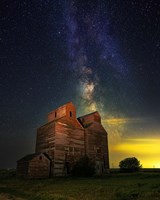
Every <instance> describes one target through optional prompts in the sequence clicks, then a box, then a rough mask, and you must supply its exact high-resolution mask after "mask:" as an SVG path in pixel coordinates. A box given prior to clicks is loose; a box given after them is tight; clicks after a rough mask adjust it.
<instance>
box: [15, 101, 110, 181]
mask: <svg viewBox="0 0 160 200" xmlns="http://www.w3.org/2000/svg"><path fill="white" fill-rule="evenodd" d="M41 154H43V155H44V156H45V155H47V159H48V162H49V168H47V165H48V163H47V162H46V163H45V164H44V169H45V170H47V169H48V170H49V172H48V171H47V172H46V177H49V176H65V175H67V174H69V173H70V171H71V169H72V167H73V166H74V163H75V162H76V161H77V160H79V158H80V157H82V156H83V155H88V157H89V158H90V159H92V160H93V161H95V163H96V172H97V174H101V173H103V171H104V170H105V169H106V170H107V169H109V154H108V137H107V132H106V131H105V129H104V128H103V126H102V124H101V117H100V115H99V113H98V112H94V113H90V114H88V115H85V116H82V117H79V118H77V117H76V108H75V106H74V105H73V104H72V102H69V103H67V104H65V105H63V106H61V107H59V108H57V109H56V110H54V111H52V112H50V113H49V114H48V122H47V123H46V124H45V125H43V126H41V127H40V128H38V129H37V139H36V150H35V155H41ZM35 158H38V157H35ZM24 160H25V159H24ZM20 161H21V162H20ZM20 161H18V162H17V169H18V172H19V174H23V169H24V174H26V168H24V164H23V162H22V161H23V159H21V160H20ZM28 162H31V161H30V160H28ZM39 163H40V160H38V159H37V163H36V160H35V162H34V165H35V169H36V172H35V173H36V174H35V175H34V173H32V175H30V176H32V177H33V178H34V177H37V174H38V173H41V168H43V167H42V166H43V163H41V165H39ZM30 166H31V165H28V170H29V171H34V170H33V169H32V170H31V169H30V168H31V167H30ZM32 166H33V165H32ZM38 170H39V171H38ZM28 173H29V172H28Z"/></svg>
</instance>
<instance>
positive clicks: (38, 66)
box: [0, 0, 160, 168]
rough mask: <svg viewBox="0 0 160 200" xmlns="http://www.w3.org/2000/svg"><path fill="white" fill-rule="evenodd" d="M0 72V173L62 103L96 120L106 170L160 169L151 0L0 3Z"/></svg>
mask: <svg viewBox="0 0 160 200" xmlns="http://www.w3.org/2000/svg"><path fill="white" fill-rule="evenodd" d="M0 66H1V70H0V168H11V167H15V166H16V160H18V159H19V158H21V157H22V156H24V155H26V154H29V153H32V152H34V150H35V139H36V129H37V128H38V127H40V126H41V125H43V124H45V123H46V116H47V113H48V112H50V111H52V110H54V109H55V108H57V107H58V106H61V105H63V104H65V103H67V102H69V101H72V102H73V103H74V104H75V105H76V107H77V117H78V116H81V115H83V114H87V113H89V112H93V111H95V110H98V111H99V113H100V114H101V116H102V123H103V125H104V127H105V128H106V130H107V132H108V137H109V150H110V166H111V167H117V166H118V163H119V161H120V160H121V159H123V158H125V157H132V156H136V157H137V158H138V159H139V160H140V161H141V163H142V165H143V167H160V159H159V154H160V147H159V146H160V145H159V144H160V123H159V122H160V2H159V1H158V0H139V1H137V0H130V1H119V0H92V1H91V0H86V1H81V0H34V1H27V0H21V1H18V0H12V1H9V0H2V1H1V6H0Z"/></svg>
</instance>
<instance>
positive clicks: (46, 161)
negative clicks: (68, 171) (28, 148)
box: [17, 153, 51, 178]
mask: <svg viewBox="0 0 160 200" xmlns="http://www.w3.org/2000/svg"><path fill="white" fill-rule="evenodd" d="M50 163H51V161H50V158H49V156H48V155H47V154H45V153H35V154H29V155H27V156H25V157H23V158H21V159H20V160H18V161H17V173H18V175H19V176H23V177H26V178H48V177H49V176H50V168H51V167H50Z"/></svg>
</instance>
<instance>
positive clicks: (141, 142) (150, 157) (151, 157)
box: [111, 138, 160, 168]
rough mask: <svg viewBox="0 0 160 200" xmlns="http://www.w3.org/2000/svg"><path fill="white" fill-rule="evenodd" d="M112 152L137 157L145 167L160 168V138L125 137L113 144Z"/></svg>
mask: <svg viewBox="0 0 160 200" xmlns="http://www.w3.org/2000/svg"><path fill="white" fill-rule="evenodd" d="M111 151H112V154H114V153H117V154H120V155H124V158H125V157H133V156H134V157H137V158H138V159H139V160H140V162H141V164H142V166H143V167H144V168H148V167H149V168H160V157H159V155H160V138H157V139H155V138H144V139H143V138H134V139H123V141H122V142H121V143H119V144H116V145H111Z"/></svg>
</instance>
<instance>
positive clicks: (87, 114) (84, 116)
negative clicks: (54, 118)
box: [78, 111, 99, 118]
mask: <svg viewBox="0 0 160 200" xmlns="http://www.w3.org/2000/svg"><path fill="white" fill-rule="evenodd" d="M95 113H98V114H99V112H98V111H95V112H92V113H89V114H86V115H83V116H80V117H78V118H82V117H87V116H89V115H93V114H95Z"/></svg>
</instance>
